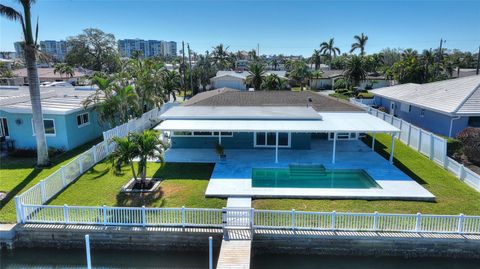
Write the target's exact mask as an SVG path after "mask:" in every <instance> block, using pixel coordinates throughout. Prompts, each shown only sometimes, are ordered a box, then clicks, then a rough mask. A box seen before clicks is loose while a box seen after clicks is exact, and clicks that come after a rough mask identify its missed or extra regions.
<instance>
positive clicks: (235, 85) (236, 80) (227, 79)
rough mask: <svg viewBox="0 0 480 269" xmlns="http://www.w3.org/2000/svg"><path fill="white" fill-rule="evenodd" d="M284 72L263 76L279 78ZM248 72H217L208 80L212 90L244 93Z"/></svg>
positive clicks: (284, 74)
mask: <svg viewBox="0 0 480 269" xmlns="http://www.w3.org/2000/svg"><path fill="white" fill-rule="evenodd" d="M286 73H287V72H286V71H267V72H265V75H267V76H268V75H270V74H276V75H278V76H279V77H281V78H284V79H288V78H287V77H286ZM248 75H250V73H249V72H248V71H218V72H217V75H216V76H215V77H213V78H211V79H210V81H211V84H212V86H213V88H230V89H235V90H239V91H246V90H248V89H247V83H246V81H247V77H248Z"/></svg>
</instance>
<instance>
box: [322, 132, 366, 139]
mask: <svg viewBox="0 0 480 269" xmlns="http://www.w3.org/2000/svg"><path fill="white" fill-rule="evenodd" d="M333 135H334V133H328V140H333ZM358 136H359V133H337V140H356V139H357V138H358Z"/></svg>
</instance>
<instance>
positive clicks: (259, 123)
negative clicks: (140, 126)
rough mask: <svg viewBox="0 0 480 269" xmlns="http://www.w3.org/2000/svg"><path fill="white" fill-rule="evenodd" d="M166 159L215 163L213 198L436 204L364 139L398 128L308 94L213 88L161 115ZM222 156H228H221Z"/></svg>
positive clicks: (209, 190)
mask: <svg viewBox="0 0 480 269" xmlns="http://www.w3.org/2000/svg"><path fill="white" fill-rule="evenodd" d="M160 118H161V119H162V120H163V121H162V122H161V123H160V124H159V125H158V126H156V127H155V129H157V130H159V131H161V132H163V134H164V136H163V137H166V138H167V139H169V142H170V143H169V144H170V148H169V149H168V150H167V151H166V152H165V160H166V161H167V162H200V163H215V166H214V170H213V172H212V176H211V178H210V181H209V184H208V187H207V190H206V192H205V195H206V196H208V197H235V196H237V197H270V198H271V197H289V198H292V197H297V198H299V197H306V198H321V199H369V200H370V199H404V200H433V199H435V197H434V196H433V195H432V194H431V193H429V192H428V191H427V190H425V189H424V188H423V187H422V186H420V185H419V184H418V183H416V182H415V181H414V180H413V179H411V178H410V177H409V176H408V175H406V174H405V173H403V172H401V171H400V170H399V169H398V168H397V167H395V166H394V165H393V164H392V162H393V157H394V150H393V151H392V152H391V154H390V158H389V159H388V160H385V159H384V158H383V157H382V156H380V155H379V154H377V153H376V152H375V151H373V150H372V149H371V148H370V147H369V146H367V145H366V144H365V143H364V142H363V141H360V139H359V138H360V137H362V136H363V135H364V134H365V133H370V134H373V136H374V135H375V134H377V133H388V134H390V135H391V137H392V138H391V143H392V145H393V141H394V138H395V134H397V133H398V132H399V131H400V130H399V129H398V128H396V127H395V126H393V125H391V124H389V123H387V122H385V121H383V120H381V119H379V118H377V117H374V116H372V115H370V114H368V113H366V112H365V111H364V110H362V109H360V108H359V107H356V106H354V105H351V104H349V103H347V102H344V101H339V100H336V99H335V98H331V97H329V96H323V95H321V94H318V93H315V92H311V91H303V92H291V91H275V92H272V91H238V90H229V89H221V90H213V91H210V92H204V93H200V94H198V95H197V96H195V97H194V98H192V99H190V100H188V101H187V102H185V103H184V104H183V105H182V106H177V107H173V108H171V109H169V110H167V111H166V112H165V113H163V114H161V115H160ZM222 153H223V154H222Z"/></svg>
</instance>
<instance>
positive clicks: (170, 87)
mask: <svg viewBox="0 0 480 269" xmlns="http://www.w3.org/2000/svg"><path fill="white" fill-rule="evenodd" d="M181 81H182V78H181V77H180V74H179V73H178V72H175V71H173V70H172V71H170V70H165V71H164V72H163V74H162V78H161V85H162V88H163V91H164V94H165V97H164V98H165V101H169V100H170V96H172V97H173V101H176V100H177V94H178V93H180V90H181V89H182V84H181Z"/></svg>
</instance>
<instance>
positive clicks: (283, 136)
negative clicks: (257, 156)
mask: <svg viewBox="0 0 480 269" xmlns="http://www.w3.org/2000/svg"><path fill="white" fill-rule="evenodd" d="M253 140H254V146H255V147H256V148H274V147H275V145H276V134H275V133H272V132H256V133H254V134H253ZM290 141H291V134H290V133H278V147H279V148H289V147H290Z"/></svg>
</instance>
